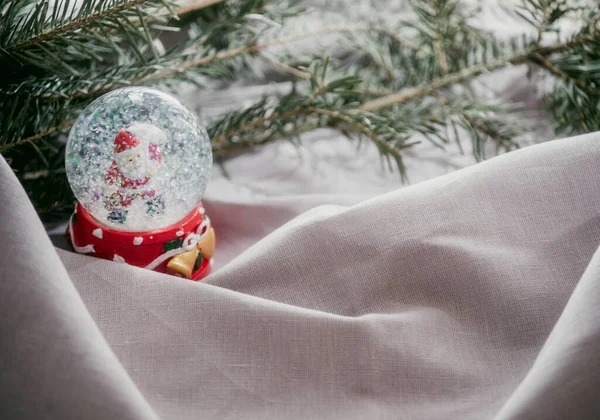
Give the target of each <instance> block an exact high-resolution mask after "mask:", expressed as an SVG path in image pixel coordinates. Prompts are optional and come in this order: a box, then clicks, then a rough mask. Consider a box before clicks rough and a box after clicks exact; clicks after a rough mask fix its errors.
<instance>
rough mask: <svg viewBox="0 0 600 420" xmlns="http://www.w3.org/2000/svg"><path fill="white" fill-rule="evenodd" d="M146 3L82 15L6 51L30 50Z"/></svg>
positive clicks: (132, 1)
mask: <svg viewBox="0 0 600 420" xmlns="http://www.w3.org/2000/svg"><path fill="white" fill-rule="evenodd" d="M146 2H148V0H130V1H124V2H115V3H114V5H112V6H109V7H107V8H106V9H104V10H102V11H101V12H99V13H95V14H85V13H82V14H81V15H80V16H79V17H78V18H77V19H75V20H72V21H70V22H68V23H67V24H64V25H58V26H56V27H54V28H52V29H51V30H49V31H46V32H42V33H40V34H38V35H35V36H33V37H31V38H29V39H26V40H23V41H20V42H18V43H15V44H12V45H7V46H5V48H4V49H5V50H6V51H7V52H8V53H11V52H14V51H18V50H23V49H26V48H29V47H31V46H34V45H39V44H41V43H42V42H44V41H47V40H49V39H52V38H56V37H58V36H59V35H62V34H64V33H66V32H69V31H74V30H77V29H80V28H84V27H87V26H91V25H93V24H94V23H96V22H98V21H100V20H102V19H106V18H108V17H110V16H112V15H116V14H119V13H122V12H124V11H126V10H129V9H132V8H134V7H136V6H138V5H141V4H144V3H146ZM101 5H102V3H100V4H99V5H98V8H100V6H101ZM68 6H69V4H68V3H64V4H63V5H62V7H61V4H58V5H56V6H55V8H57V9H58V10H61V9H67V8H68ZM94 9H96V8H94ZM65 11H66V10H65Z"/></svg>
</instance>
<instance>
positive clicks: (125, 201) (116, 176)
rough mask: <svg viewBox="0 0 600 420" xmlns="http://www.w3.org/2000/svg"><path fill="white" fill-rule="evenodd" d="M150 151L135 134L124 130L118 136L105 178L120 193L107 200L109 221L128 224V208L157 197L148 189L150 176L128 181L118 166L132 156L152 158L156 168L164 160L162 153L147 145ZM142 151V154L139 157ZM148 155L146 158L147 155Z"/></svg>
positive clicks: (151, 161) (116, 192) (153, 145)
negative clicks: (134, 202)
mask: <svg viewBox="0 0 600 420" xmlns="http://www.w3.org/2000/svg"><path fill="white" fill-rule="evenodd" d="M147 147H148V150H147V151H144V150H143V143H142V141H140V139H138V138H137V137H136V136H135V134H133V133H132V132H130V131H127V130H122V131H120V132H119V133H118V134H117V136H116V137H115V141H114V152H115V159H113V161H112V163H111V165H110V167H109V168H108V170H107V171H106V174H105V175H104V181H105V182H106V184H107V185H109V186H116V187H117V190H116V191H114V192H112V193H111V194H110V195H108V196H107V197H105V206H106V208H107V210H109V212H110V214H109V220H111V221H114V222H121V223H123V222H124V221H125V217H126V210H125V209H126V208H127V207H129V206H130V205H131V203H132V202H133V200H135V199H137V198H141V199H151V198H153V197H154V196H155V195H156V191H155V190H154V189H153V188H151V187H149V186H148V183H149V181H150V176H144V177H142V178H128V177H127V176H126V175H125V174H124V173H123V171H122V170H121V168H119V164H118V163H117V159H119V158H121V159H120V160H127V158H128V157H129V156H132V157H133V156H134V155H137V157H139V156H142V157H141V158H142V159H145V158H146V156H147V157H148V159H149V162H148V163H149V164H150V165H157V164H159V163H160V161H161V154H160V150H159V148H158V145H157V144H154V143H151V144H148V145H147ZM140 152H141V154H140ZM145 153H147V155H145Z"/></svg>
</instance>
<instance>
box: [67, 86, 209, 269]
mask: <svg viewBox="0 0 600 420" xmlns="http://www.w3.org/2000/svg"><path fill="white" fill-rule="evenodd" d="M65 166H66V170H67V177H68V179H69V184H70V185H71V188H72V190H73V193H74V194H75V197H76V198H77V205H76V208H75V213H74V214H73V216H72V217H71V220H70V222H69V227H68V239H69V240H70V242H71V245H72V246H73V249H74V250H75V251H77V252H79V253H83V254H89V255H93V256H96V257H99V258H105V259H109V260H113V261H118V262H125V263H128V264H131V265H135V266H138V267H144V268H148V269H150V270H156V271H159V272H164V273H169V274H173V275H177V276H180V277H185V278H188V279H193V280H198V279H200V278H202V277H204V276H205V275H206V274H208V272H209V270H210V261H211V258H212V255H213V253H214V250H215V233H214V229H213V227H212V226H211V224H210V219H209V218H208V216H207V215H206V214H205V212H204V207H203V206H202V202H201V199H202V195H203V194H204V190H205V189H206V184H207V182H208V179H209V177H210V169H211V166H212V152H211V145H210V140H209V138H208V134H207V133H206V130H205V129H204V128H203V127H202V126H201V125H200V124H199V123H198V121H197V119H196V116H195V115H194V114H193V113H191V112H190V111H189V110H188V109H187V108H185V107H184V106H183V105H182V104H181V103H180V102H179V101H178V100H177V99H175V98H174V97H172V96H170V95H168V94H166V93H163V92H161V91H158V90H155V89H148V88H142V87H130V88H124V89H117V90H114V91H112V92H110V93H107V94H106V95H104V96H102V97H100V98H98V99H96V100H95V101H94V102H92V103H91V104H90V105H88V107H87V108H85V110H84V111H83V112H82V113H81V115H80V116H79V118H77V120H76V122H75V124H74V125H73V127H72V128H71V132H70V133H69V139H68V141H67V148H66V156H65Z"/></svg>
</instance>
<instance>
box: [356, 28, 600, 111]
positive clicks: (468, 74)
mask: <svg viewBox="0 0 600 420" xmlns="http://www.w3.org/2000/svg"><path fill="white" fill-rule="evenodd" d="M598 40H600V33H594V34H589V35H588V34H585V35H581V36H578V37H576V38H573V39H572V40H570V41H567V42H563V43H557V44H555V45H553V46H549V47H537V46H536V47H533V48H530V49H528V50H527V51H524V52H521V53H517V54H514V55H512V56H509V57H504V58H499V59H496V60H494V61H492V62H490V63H488V64H479V65H475V66H471V67H468V68H466V69H463V70H461V71H458V72H455V73H451V74H449V75H447V76H444V77H441V78H439V79H437V80H434V81H432V82H430V83H426V84H423V85H420V86H417V87H414V88H409V89H404V90H402V91H400V92H396V93H393V94H391V95H388V96H384V97H382V98H378V99H373V100H371V101H368V102H365V103H364V104H363V105H362V106H361V109H362V110H364V111H376V110H378V109H382V108H386V107H389V106H392V105H396V104H402V103H405V102H408V101H411V100H414V99H418V98H422V97H423V96H427V95H430V94H432V93H433V92H435V91H436V90H439V89H443V88H446V87H448V86H451V85H454V84H457V83H462V82H464V81H467V80H471V79H473V78H474V77H476V76H479V75H481V74H483V73H489V72H492V71H494V70H498V69H500V68H503V67H506V66H508V65H511V64H512V65H516V64H523V63H525V62H527V61H534V60H535V59H536V56H541V57H544V56H548V55H550V54H553V53H560V52H564V51H567V50H569V49H571V48H574V47H577V46H581V45H584V44H585V43H588V42H591V41H598Z"/></svg>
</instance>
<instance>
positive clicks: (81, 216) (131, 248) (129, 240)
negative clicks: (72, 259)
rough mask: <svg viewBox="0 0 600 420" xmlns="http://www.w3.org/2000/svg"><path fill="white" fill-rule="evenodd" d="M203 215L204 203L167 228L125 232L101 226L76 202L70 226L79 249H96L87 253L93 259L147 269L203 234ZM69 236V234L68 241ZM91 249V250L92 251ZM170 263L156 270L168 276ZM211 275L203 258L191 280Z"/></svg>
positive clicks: (208, 266) (159, 266)
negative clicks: (160, 258) (174, 249)
mask: <svg viewBox="0 0 600 420" xmlns="http://www.w3.org/2000/svg"><path fill="white" fill-rule="evenodd" d="M203 213H204V208H203V207H202V203H199V204H198V206H197V207H196V208H194V210H192V212H191V213H190V214H188V215H187V216H186V217H185V218H184V219H183V220H181V221H180V222H179V223H176V224H174V225H172V226H169V227H167V228H165V229H160V230H156V231H150V232H123V231H119V230H114V229H111V228H109V227H107V226H104V225H102V224H100V223H99V222H98V221H96V219H94V217H93V216H92V215H91V214H90V213H89V212H88V211H87V210H86V209H84V208H83V206H81V205H80V204H79V203H77V207H76V208H75V214H74V215H73V219H72V223H71V226H72V229H73V232H72V237H73V240H74V242H75V244H74V245H76V246H77V248H81V247H86V246H88V245H91V247H93V252H89V253H88V252H85V253H86V254H88V255H90V256H94V257H98V258H103V259H107V260H113V261H119V262H126V263H127V264H130V265H135V266H137V267H142V268H145V267H147V266H148V265H149V264H150V263H152V262H153V261H154V260H155V259H156V258H158V257H160V256H161V255H162V254H164V253H165V252H166V251H168V249H169V248H171V249H173V248H178V247H179V246H181V244H182V243H183V241H184V240H185V239H186V238H187V237H188V235H190V234H192V233H200V232H197V230H198V229H199V228H203V229H204V225H205V224H204V225H203V226H201V225H202V224H203V222H204V220H205V218H206V217H205V216H204V215H203ZM70 236H71V235H68V239H69V241H70ZM136 244H137V245H136ZM72 245H73V244H72ZM91 247H88V249H90V250H91ZM165 247H166V248H165ZM78 252H81V251H78ZM82 253H84V252H82ZM168 261H169V259H167V260H165V261H164V262H162V263H161V264H159V265H158V266H157V267H156V268H154V271H158V272H161V273H166V272H167V271H166V267H167V263H168ZM209 273H210V260H208V259H202V262H201V264H200V267H199V268H198V269H197V270H195V271H194V272H192V275H191V280H200V279H202V278H203V277H205V276H207V275H208V274H209Z"/></svg>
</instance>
